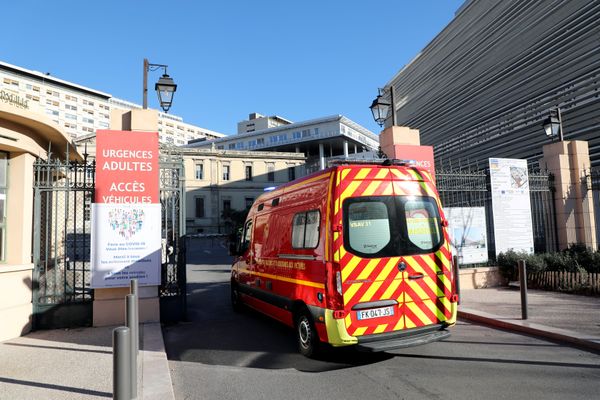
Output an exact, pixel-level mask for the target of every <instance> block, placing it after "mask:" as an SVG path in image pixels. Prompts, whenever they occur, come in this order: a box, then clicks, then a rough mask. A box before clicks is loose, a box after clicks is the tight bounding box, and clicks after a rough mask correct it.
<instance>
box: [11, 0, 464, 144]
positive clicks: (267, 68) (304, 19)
mask: <svg viewBox="0 0 600 400" xmlns="http://www.w3.org/2000/svg"><path fill="white" fill-rule="evenodd" d="M462 3H463V0H379V1H372V0H345V1H344V0H294V1H285V0H254V1H249V0H248V1H244V0H237V1H233V0H196V1H192V0H186V1H183V0H180V1H177V0H172V1H164V0H163V1H160V2H159V1H153V0H152V1H149V0H145V1H133V0H121V1H115V0H103V1H81V0H68V1H67V0H57V1H48V0H39V1H31V0H19V1H10V2H7V3H6V4H3V7H2V10H3V16H4V17H3V22H2V32H3V33H2V36H3V37H2V40H0V60H2V61H4V62H8V63H11V64H15V65H18V66H21V67H24V68H28V69H32V70H37V71H41V72H50V73H51V74H52V75H53V76H55V77H57V78H61V79H64V80H67V81H71V82H74V83H78V84H80V85H84V86H88V87H90V88H93V89H97V90H101V91H104V92H107V93H110V94H112V95H113V96H115V97H119V98H123V99H125V100H129V101H133V102H136V103H139V104H141V102H142V99H141V92H142V61H143V59H144V57H146V58H148V59H149V60H150V62H151V63H157V64H167V65H169V70H168V72H169V74H170V75H171V77H172V78H173V79H174V80H175V82H176V83H177V84H178V88H177V93H176V94H175V97H174V102H173V107H172V109H171V113H173V114H176V115H179V116H181V117H183V119H184V121H186V122H189V123H192V124H195V125H199V126H202V127H205V128H207V129H212V130H215V131H218V132H222V133H235V131H236V126H237V122H238V121H241V120H243V119H246V118H247V117H248V114H249V113H251V112H259V113H261V114H266V115H273V114H276V115H280V116H282V117H284V118H288V119H290V120H292V121H302V120H307V119H312V118H318V117H323V116H327V115H333V114H343V115H345V116H347V117H349V118H350V119H352V120H354V121H356V122H358V123H359V124H361V125H363V126H365V127H366V128H368V129H371V130H372V131H374V132H379V131H380V129H379V127H378V126H377V125H376V124H375V123H374V122H373V120H372V117H371V113H370V110H369V108H368V107H369V105H370V104H371V101H372V100H373V99H374V98H375V96H376V94H377V88H378V87H381V86H383V85H384V84H385V83H387V82H388V81H389V80H390V79H391V78H392V77H393V75H394V74H396V72H398V70H400V68H402V66H403V65H405V64H406V63H408V62H409V61H410V60H411V59H412V58H413V57H414V56H415V55H416V54H417V53H418V52H419V51H420V50H421V49H423V47H425V46H426V45H427V44H428V43H429V42H430V41H431V40H432V39H433V38H434V37H435V36H436V35H437V34H438V33H439V32H440V31H441V30H442V29H443V28H444V27H445V26H446V25H447V24H448V22H450V21H451V20H452V18H453V16H454V13H455V12H456V10H458V8H459V7H460V6H461V4H462ZM159 76H160V74H159V72H158V71H157V72H154V73H151V75H150V77H149V85H151V86H152V89H153V86H154V83H155V82H156V81H157V80H158V78H159ZM149 103H150V106H151V107H153V108H157V107H158V105H157V100H156V94H155V93H154V92H153V91H152V92H150V93H149Z"/></svg>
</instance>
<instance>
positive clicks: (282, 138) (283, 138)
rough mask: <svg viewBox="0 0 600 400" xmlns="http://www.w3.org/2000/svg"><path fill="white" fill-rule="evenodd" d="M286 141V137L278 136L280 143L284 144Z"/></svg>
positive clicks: (284, 135)
mask: <svg viewBox="0 0 600 400" xmlns="http://www.w3.org/2000/svg"><path fill="white" fill-rule="evenodd" d="M286 140H287V135H286V134H283V135H279V141H280V142H285V141H286Z"/></svg>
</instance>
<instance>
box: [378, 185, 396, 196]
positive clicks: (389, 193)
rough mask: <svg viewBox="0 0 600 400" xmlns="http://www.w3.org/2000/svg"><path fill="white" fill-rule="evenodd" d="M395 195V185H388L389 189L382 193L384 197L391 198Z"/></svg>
mask: <svg viewBox="0 0 600 400" xmlns="http://www.w3.org/2000/svg"><path fill="white" fill-rule="evenodd" d="M393 194H394V186H393V185H387V187H386V188H385V189H384V190H383V192H382V193H381V195H382V196H391V195H393Z"/></svg>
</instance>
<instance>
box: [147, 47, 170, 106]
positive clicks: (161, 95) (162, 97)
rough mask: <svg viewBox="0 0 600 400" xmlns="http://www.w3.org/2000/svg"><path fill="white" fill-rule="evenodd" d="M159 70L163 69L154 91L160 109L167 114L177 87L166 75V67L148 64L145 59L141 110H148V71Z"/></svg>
mask: <svg viewBox="0 0 600 400" xmlns="http://www.w3.org/2000/svg"><path fill="white" fill-rule="evenodd" d="M159 68H163V70H164V73H163V75H162V76H161V77H160V79H159V80H158V82H156V85H154V90H156V93H157V94H158V101H159V103H160V107H161V108H162V109H163V111H164V112H168V111H169V109H170V108H171V105H172V104H173V94H175V91H176V90H177V85H176V84H175V82H173V79H172V78H171V77H170V76H169V75H167V65H164V64H150V63H149V62H148V59H147V58H144V92H143V108H144V110H145V109H147V108H148V71H156V70H157V69H159Z"/></svg>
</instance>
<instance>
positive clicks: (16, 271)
mask: <svg viewBox="0 0 600 400" xmlns="http://www.w3.org/2000/svg"><path fill="white" fill-rule="evenodd" d="M37 111H38V110H36V109H34V108H33V107H31V106H30V105H29V104H28V102H26V99H25V98H24V97H21V96H18V95H16V94H10V95H9V94H7V93H6V92H3V93H2V95H1V96H0V341H2V340H6V339H9V338H13V337H16V336H19V335H22V334H24V333H26V332H28V331H29V330H30V329H31V320H32V314H33V306H32V282H33V279H34V278H33V267H34V265H33V262H32V257H31V254H32V226H33V203H34V199H33V192H32V187H33V180H34V162H35V160H36V159H37V158H42V159H46V158H47V156H48V149H51V151H52V153H53V155H54V156H55V157H58V158H63V159H64V157H65V154H66V151H67V145H68V144H69V143H70V138H69V136H68V135H67V134H66V133H65V132H64V131H63V130H62V129H61V128H60V127H59V126H57V125H56V124H55V123H54V122H52V120H51V119H50V118H48V117H47V116H45V115H43V114H39V113H38V112H37ZM69 154H70V157H69V158H71V159H81V155H80V154H79V153H77V152H76V151H75V150H74V148H71V149H70V151H69Z"/></svg>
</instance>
